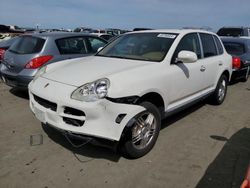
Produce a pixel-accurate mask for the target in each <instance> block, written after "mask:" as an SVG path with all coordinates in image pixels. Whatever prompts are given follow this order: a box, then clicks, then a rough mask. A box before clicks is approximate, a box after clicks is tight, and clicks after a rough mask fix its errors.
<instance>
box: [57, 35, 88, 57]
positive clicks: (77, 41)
mask: <svg viewBox="0 0 250 188" xmlns="http://www.w3.org/2000/svg"><path fill="white" fill-rule="evenodd" d="M56 44H57V47H58V49H59V51H60V53H61V54H86V53H88V50H87V49H88V47H87V42H86V40H85V38H84V37H71V38H63V39H58V40H57V41H56Z"/></svg>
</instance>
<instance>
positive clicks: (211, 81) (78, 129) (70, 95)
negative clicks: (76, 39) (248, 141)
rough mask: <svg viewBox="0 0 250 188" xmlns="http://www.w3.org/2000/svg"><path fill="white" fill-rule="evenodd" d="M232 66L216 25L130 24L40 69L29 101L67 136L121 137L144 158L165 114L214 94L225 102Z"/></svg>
mask: <svg viewBox="0 0 250 188" xmlns="http://www.w3.org/2000/svg"><path fill="white" fill-rule="evenodd" d="M231 68H232V57H231V56H230V55H229V54H228V53H227V52H226V51H225V50H224V47H223V45H222V43H221V41H220V40H219V38H218V36H217V35H216V34H214V33H211V32H207V31H201V30H148V31H140V32H131V33H128V34H124V35H121V36H120V37H119V38H117V39H116V40H114V41H113V42H111V43H109V44H108V45H107V46H106V47H104V48H103V49H102V50H101V51H99V52H98V53H97V54H96V55H95V56H92V57H86V58H79V59H73V60H67V61H64V62H61V63H57V64H51V65H48V66H44V67H43V68H42V69H40V70H39V72H38V73H37V75H38V76H37V77H36V78H35V79H34V80H33V81H32V82H31V83H30V85H29V95H30V108H31V110H32V111H33V112H34V114H35V115H36V117H37V118H38V119H39V120H40V121H41V122H43V123H45V124H47V125H52V126H53V127H55V128H57V129H58V130H60V131H62V132H64V134H65V135H66V136H76V137H78V138H79V137H80V138H82V139H86V140H87V142H91V141H94V140H95V141H97V142H98V141H99V143H101V145H103V144H105V143H108V144H110V143H119V145H118V146H119V149H120V151H122V152H123V153H124V154H125V155H126V156H128V157H131V158H138V157H141V156H143V155H145V154H146V153H148V152H149V151H150V150H151V149H152V148H153V146H154V144H155V142H156V140H157V137H158V134H159V131H160V129H161V119H163V118H164V117H166V116H168V115H170V114H173V113H174V112H177V111H180V110H182V109H183V108H185V107H187V105H191V104H193V103H194V102H195V101H198V100H202V99H204V98H205V97H208V96H209V97H210V101H211V102H212V103H214V104H216V105H219V104H221V103H223V101H224V99H225V97H226V93H227V83H228V81H229V80H230V77H231V72H232V70H231ZM39 75H40V76H39ZM65 75H67V76H65ZM55 91H57V92H55ZM104 140H106V142H105V141H104ZM107 140H108V141H107Z"/></svg>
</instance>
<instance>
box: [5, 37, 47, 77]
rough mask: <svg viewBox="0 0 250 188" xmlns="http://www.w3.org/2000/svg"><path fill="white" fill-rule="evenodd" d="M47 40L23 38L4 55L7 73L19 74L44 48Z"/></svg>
mask: <svg viewBox="0 0 250 188" xmlns="http://www.w3.org/2000/svg"><path fill="white" fill-rule="evenodd" d="M44 43H45V39H42V38H38V37H34V36H21V37H19V38H18V39H17V40H16V41H15V42H14V44H13V45H11V46H10V48H9V49H8V50H7V51H6V53H5V54H4V64H5V65H6V67H7V71H8V72H9V73H12V74H18V73H19V72H20V71H21V70H23V69H24V68H25V65H26V64H27V63H28V62H29V61H30V60H31V59H33V58H34V57H35V56H36V55H37V54H38V53H39V52H40V51H42V49H43V47H44Z"/></svg>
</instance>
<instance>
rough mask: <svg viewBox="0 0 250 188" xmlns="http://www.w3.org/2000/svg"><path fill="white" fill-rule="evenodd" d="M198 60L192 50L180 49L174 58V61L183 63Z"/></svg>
mask: <svg viewBox="0 0 250 188" xmlns="http://www.w3.org/2000/svg"><path fill="white" fill-rule="evenodd" d="M197 60H198V57H197V55H196V53H194V52H192V51H187V50H182V51H180V52H179V53H178V56H177V58H176V62H183V63H194V62H196V61H197Z"/></svg>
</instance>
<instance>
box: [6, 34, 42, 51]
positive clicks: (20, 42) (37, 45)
mask: <svg viewBox="0 0 250 188" xmlns="http://www.w3.org/2000/svg"><path fill="white" fill-rule="evenodd" d="M44 43H45V40H44V39H42V38H38V37H33V36H22V37H18V38H17V40H16V41H15V42H14V43H13V45H11V47H10V48H9V51H11V52H13V53H17V54H33V53H38V52H40V51H41V50H42V48H43V46H44Z"/></svg>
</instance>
